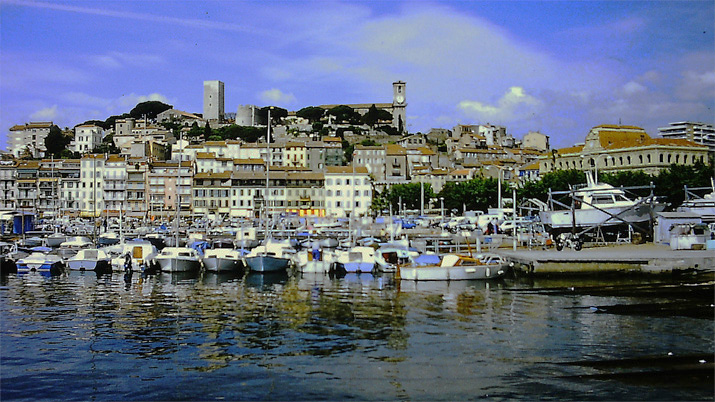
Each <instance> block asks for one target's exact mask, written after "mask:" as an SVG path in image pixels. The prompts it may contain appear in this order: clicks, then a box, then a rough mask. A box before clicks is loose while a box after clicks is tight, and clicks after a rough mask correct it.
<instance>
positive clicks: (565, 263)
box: [499, 243, 715, 276]
mask: <svg viewBox="0 0 715 402" xmlns="http://www.w3.org/2000/svg"><path fill="white" fill-rule="evenodd" d="M499 254H501V255H502V256H503V257H504V258H505V259H506V260H507V261H508V262H509V264H510V266H512V267H513V269H514V270H515V271H516V272H518V273H524V274H529V275H537V276H557V275H599V274H614V273H673V272H676V273H677V272H682V271H691V270H692V271H697V272H702V273H709V274H715V250H671V249H670V247H669V246H667V245H657V244H652V243H651V244H640V245H635V244H627V245H610V246H605V247H593V248H584V249H582V250H580V251H575V250H571V249H564V250H562V251H557V250H554V249H549V250H525V249H520V250H516V251H514V250H506V249H500V250H499Z"/></svg>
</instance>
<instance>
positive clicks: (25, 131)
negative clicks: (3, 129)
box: [7, 121, 53, 158]
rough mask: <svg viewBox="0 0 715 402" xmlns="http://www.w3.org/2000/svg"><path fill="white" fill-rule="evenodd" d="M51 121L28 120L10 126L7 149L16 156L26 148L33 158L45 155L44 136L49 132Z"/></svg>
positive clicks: (20, 154)
mask: <svg viewBox="0 0 715 402" xmlns="http://www.w3.org/2000/svg"><path fill="white" fill-rule="evenodd" d="M52 125H53V124H52V122H51V121H50V122H30V123H27V124H22V125H15V126H12V127H10V134H9V135H8V137H7V150H8V151H9V152H11V153H12V155H13V156H14V157H16V158H19V157H20V156H22V154H23V153H24V152H25V151H26V150H27V151H29V152H30V154H31V156H32V157H33V158H42V157H44V156H45V152H46V151H47V148H46V147H45V138H47V134H49V133H50V128H51V127H52Z"/></svg>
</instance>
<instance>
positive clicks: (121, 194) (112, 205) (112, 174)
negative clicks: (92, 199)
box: [102, 155, 127, 216]
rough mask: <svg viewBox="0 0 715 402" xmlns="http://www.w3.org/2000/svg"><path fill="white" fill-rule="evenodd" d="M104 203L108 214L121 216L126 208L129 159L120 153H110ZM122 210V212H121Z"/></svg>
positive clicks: (105, 179)
mask: <svg viewBox="0 0 715 402" xmlns="http://www.w3.org/2000/svg"><path fill="white" fill-rule="evenodd" d="M103 173H104V175H103V176H102V179H103V181H104V188H103V190H104V195H103V197H102V198H103V200H104V205H105V209H106V210H105V211H104V212H105V215H106V216H119V215H120V213H126V212H124V211H125V210H126V200H127V160H126V157H122V156H119V155H109V156H108V157H107V160H106V163H105V166H104V172H103ZM120 211H122V212H120Z"/></svg>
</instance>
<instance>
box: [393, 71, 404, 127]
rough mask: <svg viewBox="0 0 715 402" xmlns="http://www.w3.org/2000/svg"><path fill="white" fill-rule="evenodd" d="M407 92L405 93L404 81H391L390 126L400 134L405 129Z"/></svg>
mask: <svg viewBox="0 0 715 402" xmlns="http://www.w3.org/2000/svg"><path fill="white" fill-rule="evenodd" d="M406 96H407V94H406V93H405V83H404V82H402V81H397V82H393V83H392V127H395V128H396V129H397V130H398V131H399V132H400V134H402V133H405V132H406V131H407V115H406V113H405V108H406V107H407V97H406Z"/></svg>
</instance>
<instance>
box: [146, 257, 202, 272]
mask: <svg viewBox="0 0 715 402" xmlns="http://www.w3.org/2000/svg"><path fill="white" fill-rule="evenodd" d="M155 261H156V263H157V264H159V269H160V270H161V271H163V272H194V271H199V270H200V269H201V261H199V260H196V259H188V258H178V257H171V258H159V257H157V258H156V259H155Z"/></svg>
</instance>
